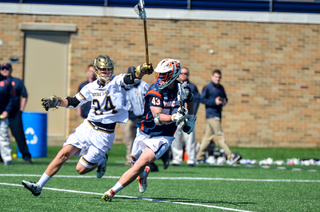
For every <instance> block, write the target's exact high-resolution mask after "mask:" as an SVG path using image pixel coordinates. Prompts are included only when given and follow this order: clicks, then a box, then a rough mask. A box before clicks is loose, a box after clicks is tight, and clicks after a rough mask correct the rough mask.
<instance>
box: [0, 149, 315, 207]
mask: <svg viewBox="0 0 320 212" xmlns="http://www.w3.org/2000/svg"><path fill="white" fill-rule="evenodd" d="M13 149H15V146H14V145H13ZM59 149H60V147H49V148H48V151H49V152H48V157H47V158H36V159H34V164H32V165H25V164H24V161H23V160H22V159H19V158H17V159H14V160H13V163H14V164H13V165H11V166H4V165H3V164H0V190H1V193H0V206H1V207H0V208H1V209H0V211H91V212H94V211H184V212H187V211H272V212H273V211H286V212H287V211H320V167H319V166H286V165H285V166H281V168H280V169H279V166H259V165H250V166H248V165H237V166H229V165H222V166H217V165H215V166H213V165H208V164H198V165H197V166H196V167H187V166H186V164H185V163H184V164H183V165H182V166H181V167H172V166H170V167H169V168H168V169H167V170H163V167H162V162H161V161H157V162H156V163H157V164H158V165H159V172H151V173H150V175H149V178H148V189H147V191H146V192H145V193H144V194H140V193H139V191H138V183H137V182H133V183H132V184H130V185H129V186H128V187H126V188H125V189H123V190H122V191H120V192H119V193H118V195H117V196H116V197H114V199H113V201H112V202H104V201H103V200H102V199H101V196H102V194H103V193H104V192H105V191H106V190H108V189H109V188H111V187H112V186H113V185H114V184H115V183H116V182H117V180H118V179H119V177H120V176H121V174H122V173H123V172H125V171H126V170H127V169H128V167H127V166H124V162H125V161H124V154H125V146H124V145H114V146H113V149H112V150H111V151H110V152H109V161H108V167H107V172H106V174H105V176H104V177H103V178H101V179H97V178H96V177H95V172H91V173H89V174H86V175H79V174H78V173H77V171H76V170H75V166H76V163H77V160H78V158H76V157H73V158H71V159H70V161H69V162H67V163H66V164H65V165H64V166H63V167H62V168H61V170H60V171H59V172H58V174H57V175H56V176H55V177H53V178H52V179H51V180H50V181H49V182H48V183H47V185H46V187H45V189H44V190H42V193H41V195H40V196H38V197H34V196H33V195H32V194H31V192H29V191H28V190H26V189H24V188H23V187H22V185H21V181H22V180H31V181H37V180H38V179H39V177H40V176H41V174H42V173H43V172H44V170H45V169H46V167H47V165H48V163H49V162H50V161H51V160H52V158H53V157H54V156H55V154H56V153H57V151H58V150H59ZM231 149H232V150H234V151H237V152H240V153H241V154H242V156H243V158H250V159H256V160H262V159H265V158H267V157H273V158H274V160H281V159H282V160H286V159H287V158H293V157H295V158H300V159H302V158H319V157H320V150H319V149H277V148H268V149H263V148H259V149H253V148H231Z"/></svg>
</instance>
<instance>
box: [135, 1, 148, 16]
mask: <svg viewBox="0 0 320 212" xmlns="http://www.w3.org/2000/svg"><path fill="white" fill-rule="evenodd" d="M134 11H135V12H136V13H137V14H138V16H139V17H140V18H141V19H142V20H144V21H146V20H147V13H146V10H145V9H144V1H143V0H140V2H139V3H138V4H137V5H136V6H135V7H134Z"/></svg>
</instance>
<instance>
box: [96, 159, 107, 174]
mask: <svg viewBox="0 0 320 212" xmlns="http://www.w3.org/2000/svg"><path fill="white" fill-rule="evenodd" d="M104 158H105V160H104V162H102V163H101V164H100V165H99V166H98V168H97V178H101V177H103V175H104V174H105V173H106V170H107V162H108V155H107V154H106V155H105V156H104Z"/></svg>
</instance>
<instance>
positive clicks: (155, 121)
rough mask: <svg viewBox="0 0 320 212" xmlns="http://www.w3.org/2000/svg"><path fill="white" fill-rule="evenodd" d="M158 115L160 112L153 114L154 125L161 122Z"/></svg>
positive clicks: (159, 124) (160, 124)
mask: <svg viewBox="0 0 320 212" xmlns="http://www.w3.org/2000/svg"><path fill="white" fill-rule="evenodd" d="M160 115H161V113H157V114H156V115H154V119H153V120H154V123H156V125H158V126H162V125H163V124H162V123H161V122H160Z"/></svg>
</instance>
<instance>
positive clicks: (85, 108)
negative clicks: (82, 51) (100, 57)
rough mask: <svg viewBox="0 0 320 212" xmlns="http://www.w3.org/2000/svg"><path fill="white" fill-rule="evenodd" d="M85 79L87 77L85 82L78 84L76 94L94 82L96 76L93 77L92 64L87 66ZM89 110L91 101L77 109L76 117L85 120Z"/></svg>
mask: <svg viewBox="0 0 320 212" xmlns="http://www.w3.org/2000/svg"><path fill="white" fill-rule="evenodd" d="M87 77H88V78H87V81H85V82H83V83H81V84H80V86H79V89H78V92H80V90H81V89H82V88H83V87H84V86H86V85H87V84H89V83H91V82H93V81H95V80H96V76H95V75H94V68H93V65H92V64H90V65H88V69H87ZM90 109H91V101H88V102H87V103H85V104H83V105H82V106H80V107H77V113H78V116H81V117H82V118H84V119H86V118H87V117H88V113H89V111H90Z"/></svg>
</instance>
